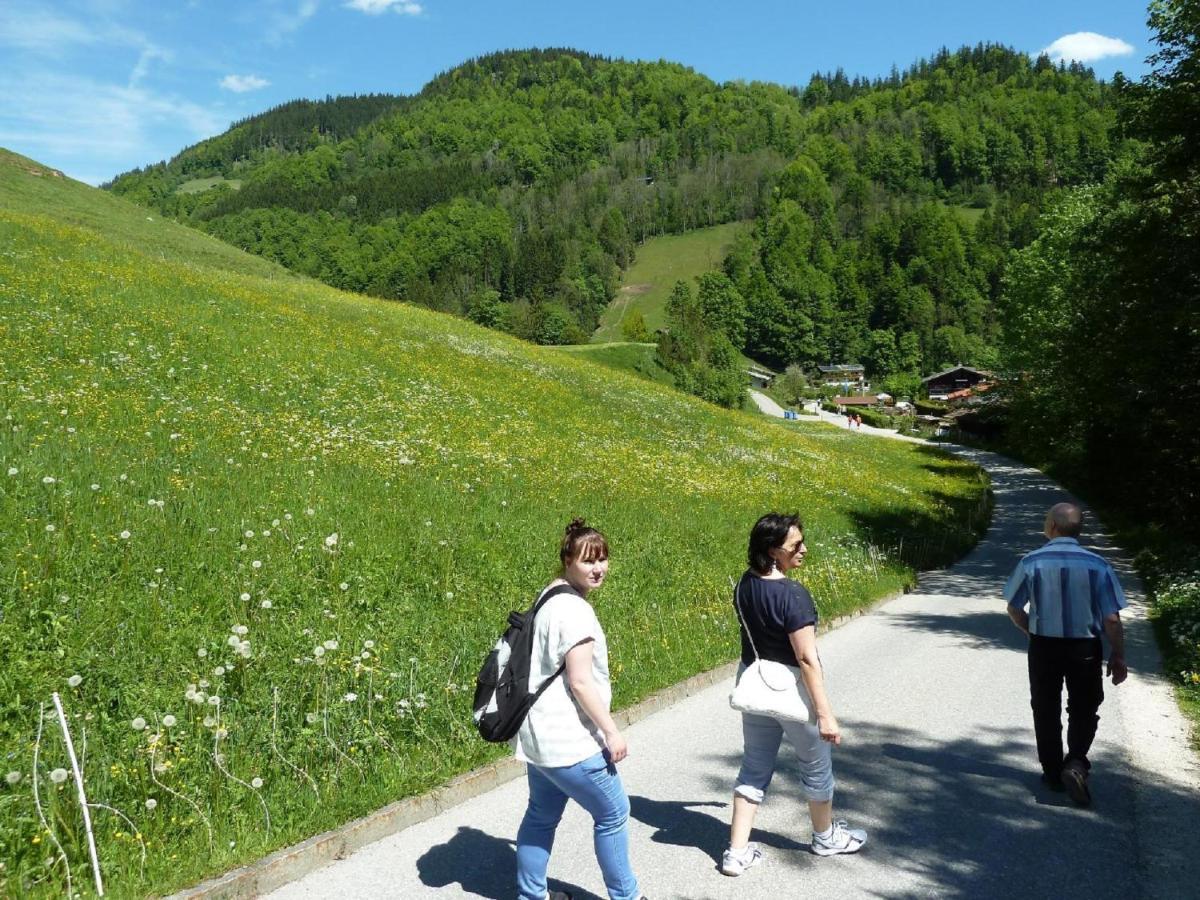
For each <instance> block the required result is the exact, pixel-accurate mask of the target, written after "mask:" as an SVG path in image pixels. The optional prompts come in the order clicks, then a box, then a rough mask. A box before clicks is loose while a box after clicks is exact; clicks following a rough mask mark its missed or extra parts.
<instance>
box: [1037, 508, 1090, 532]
mask: <svg viewBox="0 0 1200 900" xmlns="http://www.w3.org/2000/svg"><path fill="white" fill-rule="evenodd" d="M1046 524H1047V525H1053V526H1054V530H1055V531H1056V532H1058V534H1060V535H1062V536H1063V537H1079V533H1080V532H1081V531H1083V510H1082V509H1080V508H1079V507H1078V506H1076V505H1075V504H1074V503H1055V504H1054V505H1053V506H1052V507H1050V511H1049V512H1048V513H1046Z"/></svg>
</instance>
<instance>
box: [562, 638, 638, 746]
mask: <svg viewBox="0 0 1200 900" xmlns="http://www.w3.org/2000/svg"><path fill="white" fill-rule="evenodd" d="M567 686H568V687H569V688H570V689H571V695H572V696H573V697H574V698H575V702H576V703H578V704H579V707H580V709H582V710H583V711H584V712H585V713H587V717H588V718H589V719H591V720H592V721H593V722H595V723H596V727H597V728H599V729H600V731H601V732H602V733H603V734H604V743H605V744H606V745H607V746H608V755H609V758H610V759H611V760H612V761H613V762H615V763H618V762H620V761H621V760H623V759H624V758H625V757H626V756H627V755H628V753H629V749H628V747H627V746H626V744H625V738H624V737H623V736H622V735H621V732H620V730H619V729H618V728H617V723H616V722H614V721H613V718H612V716H611V715H610V714H609V712H608V708H607V707H606V706H605V704H604V700H603V699H602V698H601V696H600V691H598V690H597V689H596V680H595V679H594V678H593V677H592V641H591V640H590V639H589V640H586V641H584V642H583V643H581V644H576V645H575V646H574V647H572V648H571V649H570V650H568V651H567Z"/></svg>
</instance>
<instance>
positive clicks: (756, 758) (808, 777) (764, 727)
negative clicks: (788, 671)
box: [733, 713, 834, 803]
mask: <svg viewBox="0 0 1200 900" xmlns="http://www.w3.org/2000/svg"><path fill="white" fill-rule="evenodd" d="M785 733H786V734H787V737H788V741H789V742H790V743H791V745H792V748H793V749H794V750H795V751H796V756H797V757H798V758H799V760H800V781H801V783H802V784H803V785H804V795H805V797H807V798H808V799H809V800H816V801H821V800H832V799H833V787H834V782H833V753H832V748H831V747H830V745H829V743H828V742H826V741H823V740H821V732H820V731H819V730H818V729H817V726H816V725H815V724H812V723H809V722H795V721H792V720H790V719H788V720H785V719H776V718H772V717H771V716H755V715H751V714H750V713H742V738H743V741H744V742H745V749H744V751H743V753H742V769H741V771H740V772H738V777H737V787H735V788H734V789H733V792H734V793H735V794H737V795H738V796H739V797H745V798H746V799H747V800H749V801H750V802H751V803H762V802H763V798H764V797H765V796H766V794H767V786H768V785H770V783H771V778H772V776H773V775H774V774H775V763H776V761H777V759H778V757H779V745H780V743H781V742H782V740H783V736H784V734H785Z"/></svg>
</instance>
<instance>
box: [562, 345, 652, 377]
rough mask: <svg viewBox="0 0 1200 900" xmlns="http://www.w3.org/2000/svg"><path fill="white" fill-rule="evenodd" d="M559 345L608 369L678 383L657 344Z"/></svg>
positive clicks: (565, 351)
mask: <svg viewBox="0 0 1200 900" xmlns="http://www.w3.org/2000/svg"><path fill="white" fill-rule="evenodd" d="M558 349H559V350H561V351H563V352H564V353H569V354H571V355H572V356H574V357H575V358H576V359H587V360H590V361H591V362H594V363H597V364H598V365H601V366H605V367H607V368H609V369H616V370H618V371H621V372H631V373H633V374H635V375H638V376H640V377H642V378H645V379H648V380H650V381H655V382H658V383H659V384H665V385H667V386H674V384H675V379H674V377H673V376H672V375H671V373H670V372H668V371H667V370H666V368H664V367H663V365H662V363H660V362H659V361H658V345H657V344H639V343H636V342H634V341H613V342H612V343H608V344H563V345H561V346H559V347H558Z"/></svg>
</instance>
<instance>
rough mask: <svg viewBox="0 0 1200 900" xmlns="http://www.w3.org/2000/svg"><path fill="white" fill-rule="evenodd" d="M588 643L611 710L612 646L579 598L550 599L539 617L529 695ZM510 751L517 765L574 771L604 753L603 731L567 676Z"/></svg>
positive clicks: (598, 684)
mask: <svg viewBox="0 0 1200 900" xmlns="http://www.w3.org/2000/svg"><path fill="white" fill-rule="evenodd" d="M547 590H549V587H547ZM542 593H543V594H544V593H545V591H542ZM538 599H541V596H540V595H539V598H538ZM588 639H591V641H592V677H593V678H594V679H595V681H596V688H597V690H598V691H599V693H600V697H601V699H603V701H604V708H605V709H608V708H609V704H610V703H611V702H612V686H611V684H610V682H609V677H608V643H607V642H606V641H605V639H604V630H603V629H602V628H601V627H600V620H599V619H597V618H596V613H595V611H594V610H593V609H592V607H591V604H590V603H588V602H587V601H586V600H584V599H583V598H582V597H579V596H577V595H575V594H559V595H558V596H556V597H551V598H550V599H549V600H547V601H546V605H545V606H543V607H542V608H541V609H540V610H539V611H538V614H537V618H536V619H535V620H534V633H533V656H532V658H531V659H530V662H529V690H530V691H536V690H537V689H538V688H540V687H541V686H542V684H543V682H545V680H546V679H547V678H550V677H552V676H553V675H554V673H555V672H557V671H558V667H559V666H561V665H562V664H563V659H564V658H565V657H566V655H567V651H568V650H570V649H571V648H572V647H575V646H576V645H578V644H580V643H582V642H584V641H586V640H588ZM512 745H513V749H514V750H515V751H516V754H517V759H519V760H522V761H523V762H527V763H531V764H533V765H535V766H551V767H558V766H573V765H575V763H578V762H582V761H583V760H585V759H587V758H588V757H589V756H594V755H595V754H596V753H597V752H599V751H600V750H603V749H604V737H603V735H602V734H601V732H600V729H599V728H597V727H596V725H595V723H593V722H592V720H591V719H590V718H588V715H587V713H585V712H584V711H583V710H582V709H581V708H580V707H579V704H578V703H576V702H575V698H574V697H573V696H572V695H571V690H570V688H568V687H567V673H566V670H564V671H563V673H562V674H561V675H560V676H558V677H557V678H555V679H554V683H553V684H551V685H550V686H549V687H548V688H546V692H545V693H544V694H542V696H541V697H539V698H538V701H537V703H535V704H533V706H532V707H531V708H530V710H529V714H528V715H527V716H526V717H525V721H524V722H522V723H521V730H520V731H519V732H517V736H516V737H515V738H513V740H512Z"/></svg>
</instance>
